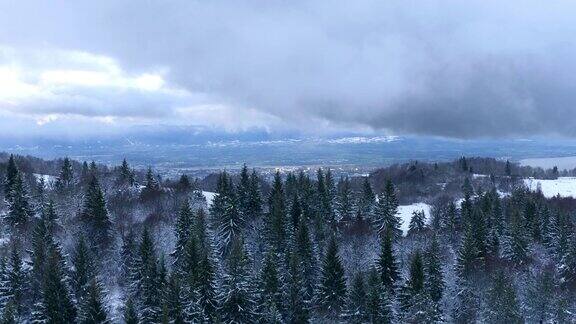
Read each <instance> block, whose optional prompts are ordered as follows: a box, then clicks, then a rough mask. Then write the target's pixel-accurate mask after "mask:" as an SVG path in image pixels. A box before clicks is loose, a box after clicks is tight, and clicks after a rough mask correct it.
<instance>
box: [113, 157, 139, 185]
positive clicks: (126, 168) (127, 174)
mask: <svg viewBox="0 0 576 324" xmlns="http://www.w3.org/2000/svg"><path fill="white" fill-rule="evenodd" d="M135 181H136V180H135V179H134V172H132V169H130V165H128V161H126V159H123V160H122V164H121V165H120V167H119V168H118V176H117V178H116V183H117V184H119V185H122V186H128V187H131V186H133V185H134V183H135Z"/></svg>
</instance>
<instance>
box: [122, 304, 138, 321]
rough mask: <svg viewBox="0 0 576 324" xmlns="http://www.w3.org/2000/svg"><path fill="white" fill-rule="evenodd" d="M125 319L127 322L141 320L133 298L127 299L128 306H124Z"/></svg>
mask: <svg viewBox="0 0 576 324" xmlns="http://www.w3.org/2000/svg"><path fill="white" fill-rule="evenodd" d="M122 317H123V319H124V323H125V324H138V323H139V322H140V320H139V318H138V313H137V312H136V306H135V305H134V302H133V301H132V299H131V298H128V300H127V301H126V306H125V307H124V314H123V316H122Z"/></svg>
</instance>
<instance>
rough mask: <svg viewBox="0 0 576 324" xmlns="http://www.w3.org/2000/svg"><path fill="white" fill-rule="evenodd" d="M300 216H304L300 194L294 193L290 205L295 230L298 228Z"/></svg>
mask: <svg viewBox="0 0 576 324" xmlns="http://www.w3.org/2000/svg"><path fill="white" fill-rule="evenodd" d="M300 218H302V208H301V207H300V201H299V200H298V195H297V194H294V196H293V198H292V204H291V205H290V220H291V222H292V224H291V226H292V228H294V230H297V229H298V223H299V222H300Z"/></svg>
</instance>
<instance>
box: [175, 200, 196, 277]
mask: <svg viewBox="0 0 576 324" xmlns="http://www.w3.org/2000/svg"><path fill="white" fill-rule="evenodd" d="M174 231H175V234H176V247H175V249H174V251H173V252H172V253H171V255H172V257H173V258H174V265H175V266H176V268H178V267H180V266H181V258H182V251H183V250H184V247H185V245H186V243H187V242H188V239H189V238H190V236H191V235H192V234H193V232H194V214H193V212H192V209H191V208H190V203H189V201H188V200H185V201H184V203H183V204H182V207H180V212H179V213H178V218H177V219H176V225H175V229H174Z"/></svg>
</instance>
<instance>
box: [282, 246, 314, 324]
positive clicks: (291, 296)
mask: <svg viewBox="0 0 576 324" xmlns="http://www.w3.org/2000/svg"><path fill="white" fill-rule="evenodd" d="M301 264H302V263H301V261H300V260H299V259H298V255H297V254H296V253H292V254H291V257H290V263H289V265H288V278H287V282H286V286H287V287H286V289H285V296H284V300H285V301H286V303H285V309H286V321H287V322H288V323H309V322H310V302H311V300H310V298H309V295H308V293H307V291H306V282H305V281H304V278H303V273H304V271H303V269H302V267H301V266H300V265H301Z"/></svg>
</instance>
